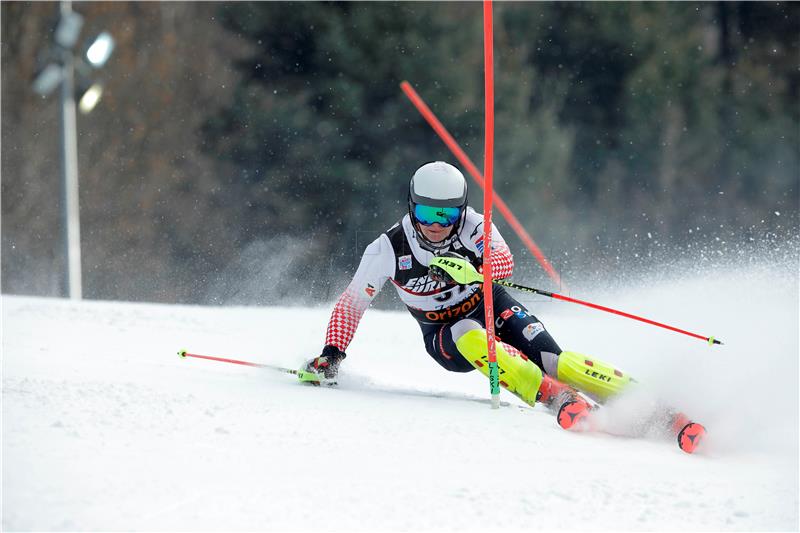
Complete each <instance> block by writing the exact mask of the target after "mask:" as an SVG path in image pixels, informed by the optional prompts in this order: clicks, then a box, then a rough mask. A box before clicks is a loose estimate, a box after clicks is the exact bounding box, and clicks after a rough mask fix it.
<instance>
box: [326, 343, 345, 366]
mask: <svg viewBox="0 0 800 533" xmlns="http://www.w3.org/2000/svg"><path fill="white" fill-rule="evenodd" d="M321 357H326V358H327V359H328V361H335V362H339V361H341V360H342V359H344V358H345V357H347V354H346V353H344V352H343V351H341V350H340V349H339V348H337V347H336V346H333V345H332V344H328V345H327V346H325V348H323V349H322V355H321Z"/></svg>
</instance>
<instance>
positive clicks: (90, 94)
mask: <svg viewBox="0 0 800 533" xmlns="http://www.w3.org/2000/svg"><path fill="white" fill-rule="evenodd" d="M102 96H103V85H102V84H100V83H93V84H92V86H91V87H89V88H88V89H86V92H84V93H83V95H81V98H80V100H79V101H78V109H79V110H80V112H81V113H83V114H84V115H88V114H89V113H91V112H92V109H94V107H95V106H96V105H97V102H99V101H100V97H102Z"/></svg>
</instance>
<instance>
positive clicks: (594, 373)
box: [558, 352, 634, 402]
mask: <svg viewBox="0 0 800 533" xmlns="http://www.w3.org/2000/svg"><path fill="white" fill-rule="evenodd" d="M558 380H559V381H563V382H564V383H567V384H568V385H572V386H573V387H575V388H576V389H578V390H579V391H581V392H584V393H586V394H588V395H589V396H591V397H592V398H593V399H595V400H597V401H598V402H605V401H606V400H607V399H608V398H610V397H611V396H615V395H617V394H619V393H620V392H622V390H623V389H624V388H625V387H627V385H628V384H629V383H631V382H632V381H634V380H633V379H632V378H631V377H630V376H628V375H626V374H624V373H623V372H622V371H621V370H618V369H616V368H614V367H613V366H611V365H609V364H608V363H605V362H603V361H600V360H599V359H595V358H593V357H586V356H585V355H581V354H579V353H576V352H561V354H560V355H559V356H558Z"/></svg>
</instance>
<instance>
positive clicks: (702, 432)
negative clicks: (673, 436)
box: [678, 422, 706, 453]
mask: <svg viewBox="0 0 800 533" xmlns="http://www.w3.org/2000/svg"><path fill="white" fill-rule="evenodd" d="M705 436H706V428H705V427H703V425H702V424H698V423H697V422H689V423H688V424H686V425H685V426H683V429H682V430H681V431H680V433H678V446H679V447H680V449H681V450H683V451H684V452H686V453H694V452H695V450H697V448H698V446H700V443H701V442H702V441H703V439H704V438H705Z"/></svg>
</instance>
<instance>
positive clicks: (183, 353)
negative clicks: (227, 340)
mask: <svg viewBox="0 0 800 533" xmlns="http://www.w3.org/2000/svg"><path fill="white" fill-rule="evenodd" d="M178 355H180V356H181V357H183V358H186V357H194V358H195V359H208V360H209V361H220V362H222V363H233V364H235V365H244V366H253V367H256V368H271V369H272V370H281V371H284V372H286V373H288V374H296V373H297V371H296V370H292V369H291V368H283V367H280V366H275V365H265V364H262V363H251V362H249V361H240V360H238V359H228V358H227V357H215V356H213V355H200V354H197V353H189V352H187V351H186V350H181V351H179V352H178Z"/></svg>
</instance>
